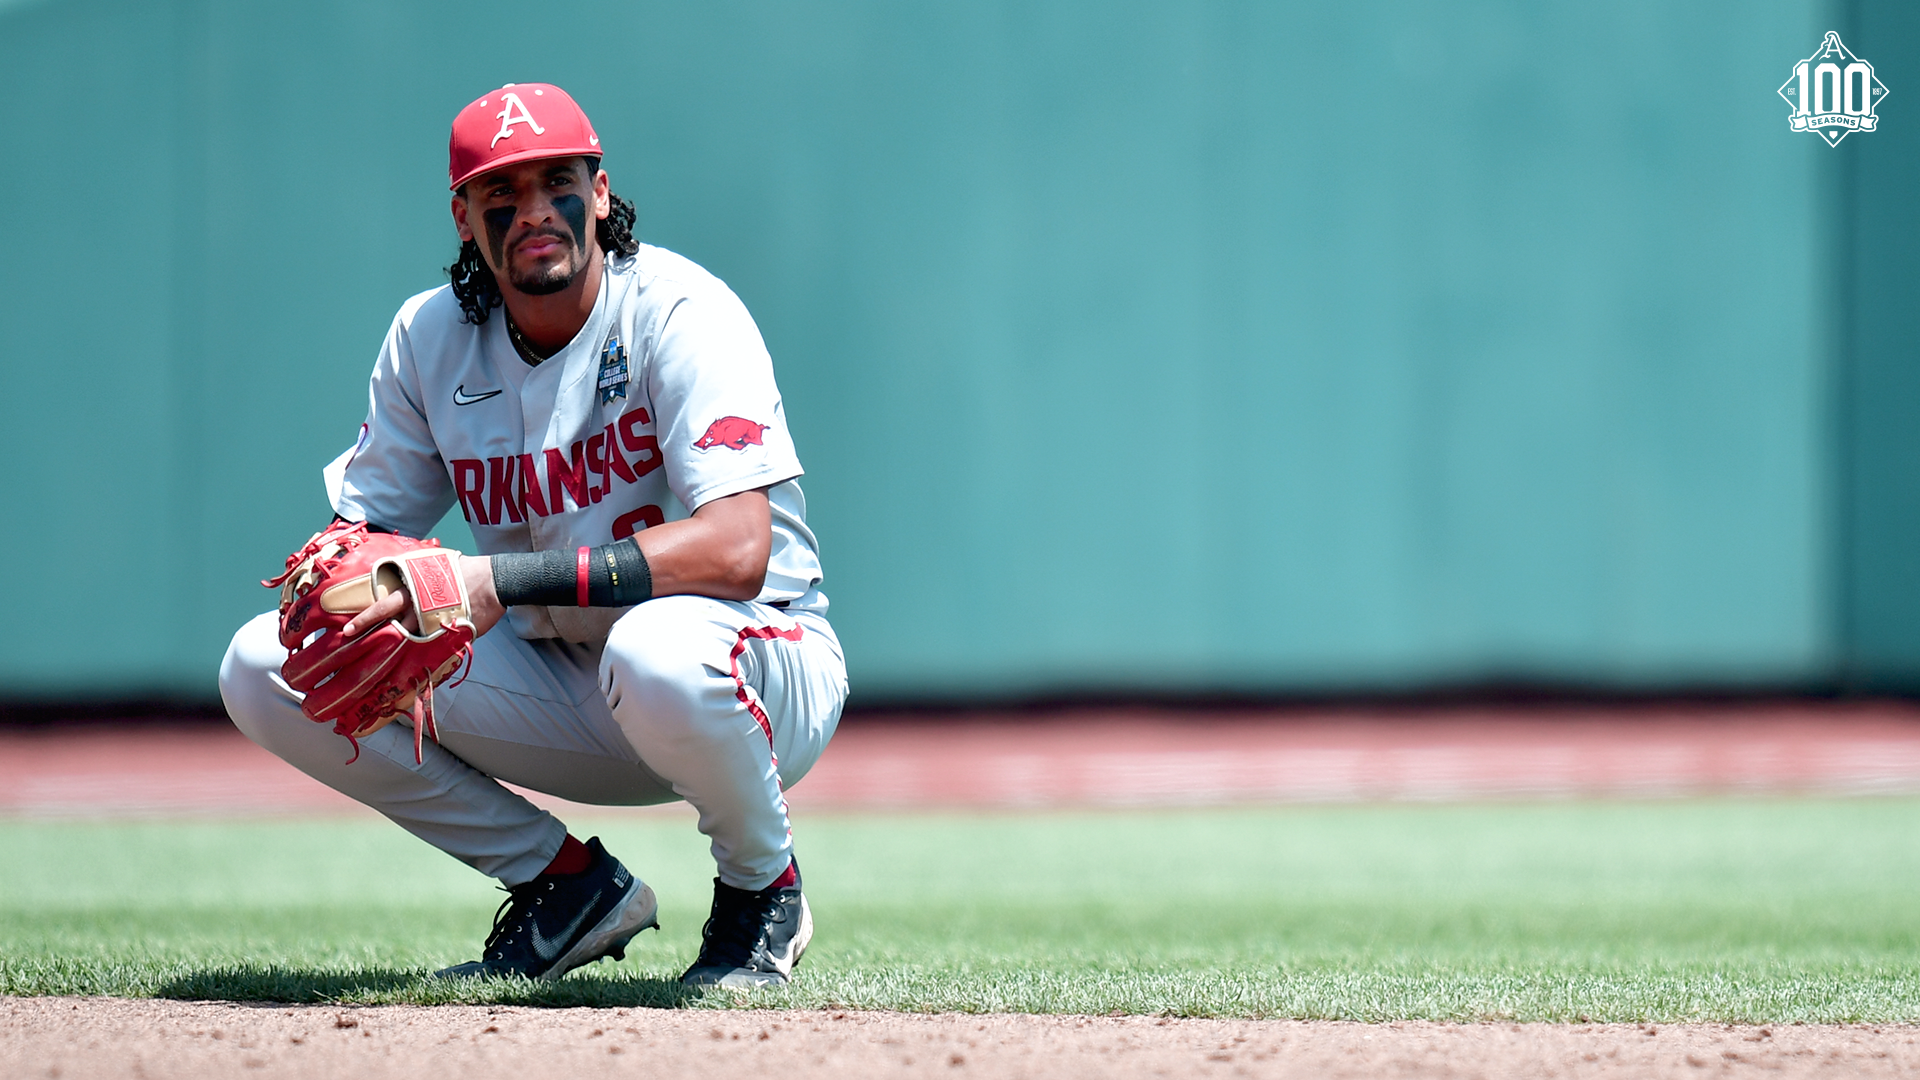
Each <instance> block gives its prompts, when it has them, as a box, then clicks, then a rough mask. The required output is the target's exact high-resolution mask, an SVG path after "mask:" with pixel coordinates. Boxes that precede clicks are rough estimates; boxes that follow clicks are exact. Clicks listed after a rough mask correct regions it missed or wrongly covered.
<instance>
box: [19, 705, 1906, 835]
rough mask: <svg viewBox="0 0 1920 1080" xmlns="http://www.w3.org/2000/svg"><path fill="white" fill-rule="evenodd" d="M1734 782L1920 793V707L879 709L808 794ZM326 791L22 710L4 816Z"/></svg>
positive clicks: (230, 756)
mask: <svg viewBox="0 0 1920 1080" xmlns="http://www.w3.org/2000/svg"><path fill="white" fill-rule="evenodd" d="M341 746H342V753H343V754H344V753H346V752H348V751H347V747H346V743H345V741H344V740H343V741H342V743H341ZM1728 792H1745V793H1769V792H1802V793H1809V794H1857V795H1864V794H1911V793H1915V792H1920V706H1916V705H1914V704H1912V703H1906V702H1861V703H1844V702H1843V703H1819V702H1815V703H1805V702H1786V703H1777V704H1768V703H1759V704H1755V703H1729V704H1709V705H1658V706H1577V705H1559V706H1546V707H1535V708H1522V707H1500V708H1493V707H1467V706H1462V707H1452V708H1440V709H1424V710H1421V709H1411V708H1408V709H1366V708H1349V709H1335V708H1329V709H1324V710H1297V709H1294V710H1276V711H1273V712H1270V713H1261V712H1252V711H1232V712H1224V713H1222V712H1201V711H1180V710H1172V709H1146V708H1139V709H1065V710H1058V711H1051V712H1031V713H992V712H982V713H974V714H961V715H957V716H943V717H940V718H937V719H933V720H928V719H925V718H918V719H916V718H913V717H887V716H872V715H866V716H861V717H858V718H855V719H854V720H851V721H849V722H847V723H845V724H843V725H842V727H841V730H840V732H839V734H837V735H836V736H835V737H834V740H833V743H832V745H830V746H829V747H828V748H827V752H826V755H825V756H824V757H823V758H822V759H821V761H820V764H819V765H818V766H817V767H815V769H814V770H813V772H812V773H811V774H810V775H808V776H807V777H806V778H805V779H804V780H802V781H801V782H800V783H799V784H797V785H795V786H794V788H793V790H792V792H791V793H790V798H791V799H792V801H793V803H794V805H795V806H796V807H798V808H800V809H830V810H864V809H891V808H910V807H952V808H974V807H993V808H1043V807H1065V806H1116V807H1119V806H1132V807H1148V806H1200V805H1218V804H1230V803H1284V802H1343V801H1361V800H1421V801H1427V800H1434V801H1440V800H1459V799H1485V798H1502V799H1506V798H1566V797H1575V796H1592V797H1637V798H1646V797H1662V796H1677V795H1695V794H1713V793H1728ZM537 801H540V802H542V803H543V804H548V805H556V808H562V809H563V808H564V804H556V803H555V800H551V799H547V798H544V797H542V798H540V799H538V800H537ZM326 811H337V812H342V813H355V812H358V813H365V812H367V811H364V810H362V809H361V808H360V807H358V806H357V805H355V804H354V803H352V802H351V801H350V800H348V799H346V798H345V797H343V796H341V795H338V794H336V793H334V792H333V791H330V790H328V789H327V788H325V787H322V786H321V785H320V784H318V783H316V782H315V781H313V780H311V779H309V778H307V777H306V776H304V775H303V774H301V773H299V772H296V771H295V770H294V769H293V768H292V767H290V766H288V765H286V764H284V763H282V762H280V761H279V760H278V759H276V758H274V757H273V756H272V755H270V754H268V753H267V752H266V751H264V750H261V749H260V748H259V747H257V746H254V745H253V744H252V743H250V742H248V741H247V740H246V739H245V738H244V737H242V736H241V735H240V734H239V733H238V732H237V731H235V730H233V729H232V728H230V727H227V726H225V725H222V724H217V723H203V724H190V725H153V724H145V725H128V726H122V727H115V726H101V725H91V726H87V727H83V728H78V729H74V728H66V729H62V728H49V729H43V730H36V729H14V730H11V731H7V730H4V729H0V815H5V814H13V815H24V816H30V817H74V816H80V817H141V816H154V815H161V816H165V815H173V814H200V815H216V816H218V815H230V814H247V815H257V814H275V813H285V814H312V813H315V812H326Z"/></svg>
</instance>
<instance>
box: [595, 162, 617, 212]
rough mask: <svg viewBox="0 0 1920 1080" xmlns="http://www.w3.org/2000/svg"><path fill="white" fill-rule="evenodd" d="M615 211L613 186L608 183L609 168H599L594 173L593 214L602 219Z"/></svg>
mask: <svg viewBox="0 0 1920 1080" xmlns="http://www.w3.org/2000/svg"><path fill="white" fill-rule="evenodd" d="M611 213H613V188H612V187H610V186H608V183H607V170H605V169H598V170H595V172H594V174H593V216H594V217H597V218H599V219H600V220H601V221H605V220H607V215H608V214H611Z"/></svg>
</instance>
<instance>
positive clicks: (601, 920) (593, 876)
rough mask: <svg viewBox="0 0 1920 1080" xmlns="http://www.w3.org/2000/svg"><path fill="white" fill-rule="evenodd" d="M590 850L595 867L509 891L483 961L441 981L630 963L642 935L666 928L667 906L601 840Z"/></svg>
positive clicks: (451, 971) (543, 975)
mask: <svg viewBox="0 0 1920 1080" xmlns="http://www.w3.org/2000/svg"><path fill="white" fill-rule="evenodd" d="M587 850H588V851H589V852H590V853H592V855H593V862H592V864H591V865H589V866H588V867H587V868H586V869H585V870H582V871H581V872H580V873H578V874H542V875H540V876H539V877H537V878H534V879H533V880H532V881H529V882H527V883H526V884H525V885H516V886H514V887H513V888H511V889H508V890H507V899H506V901H505V902H503V903H502V904H501V905H500V910H499V911H497V912H495V913H494V916H493V932H492V933H491V934H488V935H487V944H486V946H485V947H484V948H483V949H482V950H481V953H480V959H478V960H469V961H467V962H466V963H464V964H455V965H454V966H452V967H450V968H445V969H443V970H441V971H436V972H434V975H435V976H437V977H441V978H473V977H478V976H488V975H492V976H500V977H504V976H510V975H518V976H520V977H522V978H527V979H557V978H559V977H560V976H562V975H565V974H566V973H567V972H569V971H572V970H573V969H574V968H577V967H579V966H580V965H582V964H591V963H593V962H594V961H595V960H598V959H600V958H601V957H603V956H611V957H613V958H614V959H615V960H620V959H624V958H625V957H626V951H627V942H629V941H631V940H633V937H634V935H635V934H638V933H639V932H640V931H642V930H645V929H647V928H648V927H657V926H659V925H660V922H659V919H658V918H657V916H658V914H659V911H660V905H659V903H658V902H657V901H656V900H655V899H654V897H653V889H651V888H650V887H648V885H647V883H646V882H644V881H641V880H640V879H639V878H637V877H634V876H633V875H632V874H630V873H628V872H627V868H626V867H624V866H622V865H620V860H619V859H616V858H614V857H613V856H612V855H609V854H607V849H606V848H604V847H602V846H601V844H600V838H599V837H597V836H596V837H594V838H593V839H591V840H588V841H587Z"/></svg>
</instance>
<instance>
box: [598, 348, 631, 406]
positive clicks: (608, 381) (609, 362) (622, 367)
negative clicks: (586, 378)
mask: <svg viewBox="0 0 1920 1080" xmlns="http://www.w3.org/2000/svg"><path fill="white" fill-rule="evenodd" d="M598 385H599V387H600V404H602V405H606V404H609V403H611V402H612V401H613V399H614V398H623V397H626V396H627V347H626V346H625V345H622V344H620V338H619V337H618V336H614V337H610V338H608V339H607V343H606V345H605V346H603V347H602V348H601V349H600V381H599V384H598Z"/></svg>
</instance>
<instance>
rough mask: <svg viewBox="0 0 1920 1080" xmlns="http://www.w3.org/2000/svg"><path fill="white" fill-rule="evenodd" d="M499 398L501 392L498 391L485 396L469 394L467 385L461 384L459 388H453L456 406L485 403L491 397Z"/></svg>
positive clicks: (490, 391) (487, 393)
mask: <svg viewBox="0 0 1920 1080" xmlns="http://www.w3.org/2000/svg"><path fill="white" fill-rule="evenodd" d="M499 396H500V391H498V390H489V391H487V392H486V393H484V394H469V393H467V384H466V383H461V384H460V385H459V386H456V387H454V388H453V403H454V404H455V405H471V404H473V403H474V402H476V401H485V400H487V399H488V398H490V397H499Z"/></svg>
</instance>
